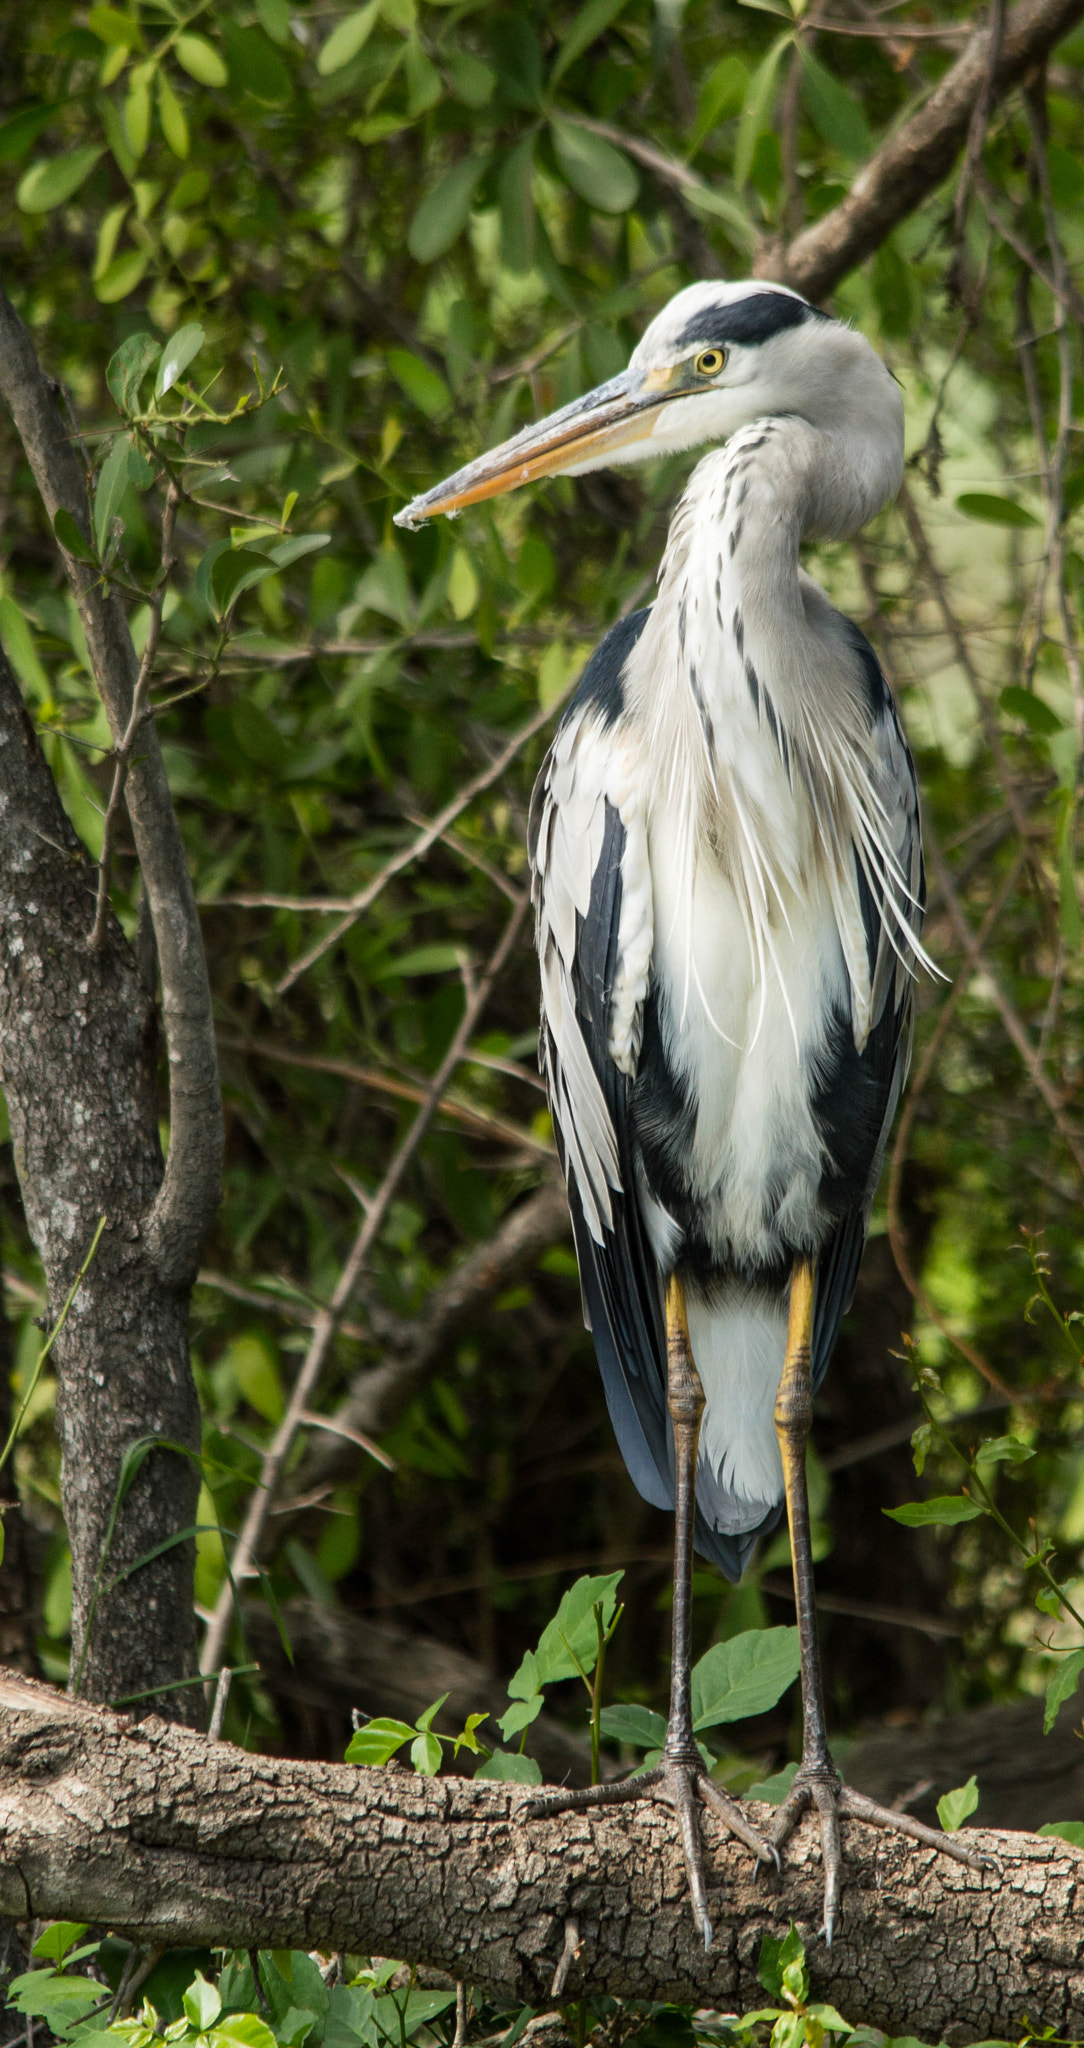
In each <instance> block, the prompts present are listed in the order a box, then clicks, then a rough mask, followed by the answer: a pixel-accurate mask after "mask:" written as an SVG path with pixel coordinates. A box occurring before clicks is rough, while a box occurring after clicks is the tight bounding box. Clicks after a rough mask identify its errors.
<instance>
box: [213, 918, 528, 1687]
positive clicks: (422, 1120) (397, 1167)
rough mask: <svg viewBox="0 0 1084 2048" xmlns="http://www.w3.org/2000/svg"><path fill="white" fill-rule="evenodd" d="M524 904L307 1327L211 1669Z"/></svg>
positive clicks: (228, 1590)
mask: <svg viewBox="0 0 1084 2048" xmlns="http://www.w3.org/2000/svg"><path fill="white" fill-rule="evenodd" d="M525 910H526V905H525V904H520V905H518V906H517V908H516V909H515V910H513V912H512V915H511V917H510V918H509V919H508V922H507V924H506V925H505V928H504V932H503V934H502V936H501V938H500V941H499V942H498V944H497V946H496V948H495V950H494V952H493V954H492V956H491V958H490V961H489V964H488V966H487V967H486V969H485V972H484V973H483V974H482V975H481V976H480V978H479V980H478V981H477V983H476V985H475V987H474V989H473V990H472V992H471V994H470V996H469V997H468V999H467V1004H466V1007H465V1009H464V1012H463V1016H462V1018H461V1019H460V1023H459V1026H458V1029H457V1030H456V1033H455V1036H454V1037H453V1039H452V1041H451V1044H450V1045H449V1047H448V1050H447V1052H446V1053H445V1055H444V1058H443V1059H442V1061H441V1063H440V1066H439V1067H438V1068H437V1071H436V1073H435V1074H434V1075H433V1079H432V1081H431V1083H430V1085H429V1090H428V1093H427V1095H426V1098H425V1100H424V1102H422V1103H421V1104H420V1105H419V1108H418V1113H417V1115H416V1117H415V1118H414V1121H413V1123H412V1124H411V1126H410V1129H409V1130H408V1131H407V1133H406V1135H405V1137H404V1138H403V1140H402V1143H401V1144H400V1146H399V1149H398V1151H397V1152H396V1154H395V1157H394V1158H393V1160H392V1162H391V1165H390V1166H389V1168H388V1171H387V1173H386V1174H385V1176H384V1179H383V1181H382V1182H381V1184H380V1187H379V1189H378V1191H377V1193H376V1194H375V1195H374V1197H373V1199H372V1201H371V1202H370V1204H369V1208H368V1211H367V1213H366V1216H365V1220H364V1222H363V1223H362V1226H361V1229H360V1230H359V1231H358V1234H357V1236H356V1238H355V1239H354V1243H353V1245H352V1247H351V1250H350V1253H349V1256H348V1258H347V1260H346V1263H345V1265H344V1266H343V1269H342V1272H341V1273H340V1275H339V1279H338V1282H337V1284H336V1287H335V1292H334V1294H333V1295H332V1297H331V1300H330V1301H329V1302H328V1304H327V1307H326V1308H323V1309H321V1310H320V1312H319V1315H318V1316H317V1319H316V1323H315V1325H314V1328H313V1335H312V1341H311V1343H310V1344H309V1348H308V1351H307V1352H306V1354H305V1358H304V1361H303V1363H302V1366H301V1370H300V1372H299V1373H298V1376H297V1380H296V1382H295V1384H294V1387H293V1391H292V1393H291V1395H290V1400H289V1403H288V1405H287V1409H286V1413H285V1415H284V1416H283V1418H282V1421H281V1422H280V1424H279V1427H278V1429H277V1430H276V1432H275V1435H274V1438H273V1440H272V1442H271V1444H270V1446H269V1447H268V1449H267V1451H266V1452H265V1454H264V1459H263V1466H262V1469H261V1472H260V1476H259V1479H258V1481H257V1483H256V1486H255V1488H254V1490H253V1493H252V1497H251V1499H250V1501H249V1505H248V1511H247V1513H246V1515H245V1521H244V1526H243V1528H242V1530H241V1533H240V1535H239V1537H238V1539H237V1544H236V1547H235V1549H234V1554H233V1560H232V1571H231V1575H230V1577H231V1580H232V1585H231V1584H230V1583H229V1582H227V1584H226V1585H225V1586H224V1587H223V1589H222V1592H221V1593H220V1595H219V1598H218V1602H217V1605H216V1607H215V1610H214V1614H213V1615H212V1618H211V1621H210V1623H209V1625H208V1629H207V1635H206V1638H205V1641H204V1646H203V1660H202V1669H203V1670H204V1671H214V1670H216V1669H217V1667H218V1664H219V1662H220V1660H221V1657H222V1654H223V1651H224V1649H225V1643H226V1635H227V1631H228V1629H229V1623H230V1613H231V1608H232V1600H233V1586H234V1585H240V1584H241V1582H242V1581H243V1580H244V1579H246V1578H250V1577H251V1576H252V1575H253V1573H254V1571H255V1570H256V1559H257V1557H258V1554H259V1549H260V1543H261V1539H262V1536H263V1531H264V1526H265V1524H266V1521H267V1517H268V1513H269V1511H270V1509H271V1508H272V1506H273V1505H274V1496H275V1490H276V1488H277V1486H278V1483H279V1480H280V1478H281V1476H282V1473H283V1470H284V1468H285V1465H286V1461H287V1459H288V1457H289V1454H290V1451H291V1449H292V1447H293V1442H294V1438H295V1436H296V1434H297V1431H298V1429H299V1427H300V1426H301V1417H302V1415H303V1414H304V1413H305V1411H306V1410H307V1409H308V1408H309V1407H310V1406H311V1403H312V1396H313V1393H314V1391H315V1389H316V1385H317V1382H318V1380H319V1378H320V1375H321V1373H322V1371H323V1369H324V1366H325V1364H326V1362H327V1358H328V1354H329V1352H330V1350H331V1345H332V1342H333V1340H334V1337H335V1334H336V1331H337V1330H338V1327H339V1324H340V1322H341V1320H342V1317H343V1315H344V1314H345V1312H346V1310H347V1308H348V1307H349V1304H350V1301H351V1299H352V1297H353V1294H354V1290H355V1288H356V1287H357V1284H358V1282H359V1280H360V1279H361V1275H362V1273H363V1272H364V1270H365V1267H366V1264H367V1262H368V1259H369V1255H370V1253H371V1251H372V1249H373V1246H374V1244H375V1243H376V1241H377V1238H378V1236H379V1234H380V1232H381V1230H382V1229H383V1227H384V1223H385V1220H386V1218H387V1214H388V1209H389V1207H390V1205H391V1202H392V1200H393V1198H394V1196H395V1194H396V1193H397V1191H398V1189H399V1186H400V1184H401V1182H402V1180H403V1177H404V1175H405V1173H406V1171H407V1168H408V1167H409V1166H410V1164H411V1162H412V1161H413V1159H414V1156H415V1153H416V1152H417V1150H418V1147H419V1145H420V1144H421V1142H422V1140H423V1138H424V1137H425V1135H426V1132H427V1131H428V1129H429V1126H430V1124H431V1123H432V1121H433V1118H434V1117H435V1116H436V1114H437V1111H438V1109H439V1107H440V1101H441V1097H442V1096H443V1094H444V1091H445V1089H446V1087H447V1086H448V1082H449V1081H450V1079H451V1077H452V1075H453V1073H454V1072H455V1069H456V1067H457V1066H458V1065H459V1063H460V1061H461V1059H462V1058H463V1055H464V1053H465V1051H466V1048H467V1046H468V1044H469V1043H470V1038H471V1034H472V1032H473V1031H474V1029H475V1026H476V1024H477V1022H478V1019H479V1017H480V1016H481V1014H482V1012H483V1010H484V1008H485V1006H486V1003H487V1002H488V1000H489V996H490V992H491V990H492V988H493V984H494V982H495V981H496V979H497V976H498V975H499V974H500V973H501V970H502V969H503V967H504V966H505V964H506V962H507V960H508V959H509V957H510V955H511V952H512V949H513V947H514V945H515V943H516V940H517V938H518V937H519V933H520V929H521V926H522V924H523V918H524V915H525Z"/></svg>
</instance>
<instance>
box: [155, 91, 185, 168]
mask: <svg viewBox="0 0 1084 2048" xmlns="http://www.w3.org/2000/svg"><path fill="white" fill-rule="evenodd" d="M158 119H159V120H160V122H161V124H162V133H163V135H164V136H165V138H166V141H167V143H168V144H169V147H170V149H171V150H172V151H173V154H174V156H176V157H180V159H181V161H182V163H183V162H184V160H185V159H186V158H187V156H188V151H189V147H190V143H189V136H188V121H187V119H186V116H185V111H184V108H183V107H182V105H181V103H180V100H179V99H178V98H177V95H176V93H175V92H174V90H173V87H172V86H171V84H170V82H169V79H168V78H167V76H166V73H165V72H164V71H159V73H158Z"/></svg>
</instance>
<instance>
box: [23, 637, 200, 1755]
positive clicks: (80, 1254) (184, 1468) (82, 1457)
mask: <svg viewBox="0 0 1084 2048" xmlns="http://www.w3.org/2000/svg"><path fill="white" fill-rule="evenodd" d="M0 795H2V801H0V1081H2V1084H3V1088H4V1092H5V1095H6V1098H7V1103H8V1111H9V1115H10V1119H11V1132H12V1142H13V1147H14V1155H15V1165H16V1170H17V1172H18V1176H19V1184H20V1187H21V1190H22V1197H23V1205H24V1208H25V1211H26V1217H27V1222H28V1225H29V1228H30V1233H31V1236H32V1237H33V1239H34V1243H35V1244H36V1246H37V1248H38V1251H39V1253H40V1255H41V1259H42V1263H43V1265H44V1267H45V1274H46V1279H47V1282H48V1288H49V1301H50V1309H51V1313H52V1315H53V1316H54V1317H55V1316H56V1315H57V1314H58V1313H59V1311H60V1309H61V1306H62V1304H63V1302H64V1300H65V1298H66V1296H67V1294H68V1292H69V1290H70V1288H71V1286H72V1283H73V1281H74V1280H75V1277H76V1275H77V1273H78V1271H79V1267H80V1265H81V1263H82V1261H83V1259H84V1257H85V1254H86V1252H87V1249H88V1247H89V1245H90V1244H91V1242H92V1240H93V1237H94V1232H95V1230H96V1228H97V1225H98V1221H99V1219H100V1218H101V1217H102V1216H104V1217H106V1219H107V1222H106V1228H105V1230H104V1231H103V1233H102V1237H101V1240H100V1242H99V1245H98V1248H97V1251H96V1253H95V1255H94V1259H93V1261H92V1263H91V1266H90V1270H89V1272H88V1273H87V1275H86V1277H85V1279H84V1280H83V1282H82V1284H81V1286H80V1288H79V1291H78V1293H77V1295H76V1297H75V1299H74V1301H73V1303H72V1306H71V1310H70V1312H69V1314H68V1317H67V1320H66V1322H65V1324H64V1327H63V1329H62V1330H61V1332H60V1334H59V1336H58V1338H57V1341H56V1344H55V1347H54V1350H53V1353H52V1359H53V1362H54V1364H55V1366H56V1371H57V1378H58V1386H59V1394H58V1402H57V1424H58V1429H59V1432H60V1441H61V1450H62V1495H63V1506H64V1514H65V1518H66V1521H67V1525H68V1534H69V1538H70V1541H71V1549H72V1578H73V1617H74V1618H73V1640H72V1670H73V1674H75V1673H78V1674H79V1682H80V1689H81V1690H82V1691H83V1692H84V1693H85V1694H86V1695H87V1696H88V1697H89V1698H92V1699H99V1700H111V1699H117V1698H120V1697H127V1696H130V1695H131V1694H133V1693H136V1692H141V1691H145V1690H148V1689H150V1688H155V1687H161V1686H165V1685H169V1684H170V1683H172V1682H174V1681H176V1680H177V1679H180V1678H186V1677H189V1676H190V1675H191V1673H192V1672H193V1671H194V1670H195V1669H196V1661H195V1647H196V1646H195V1617H194V1614H193V1609H192V1569H193V1559H194V1548H193V1544H192V1542H191V1540H187V1541H185V1542H182V1543H180V1544H174V1543H173V1542H172V1539H173V1538H174V1537H175V1536H176V1535H177V1533H178V1531H180V1530H183V1529H186V1528H191V1526H192V1525H193V1523H194V1522H195V1519H196V1516H195V1508H196V1498H197V1493H198V1474H197V1471H196V1467H195V1464H194V1462H193V1460H194V1458H195V1457H197V1456H198V1454H199V1448H200V1427H199V1410H198V1405H197V1402H196V1394H195V1388H194V1386H193V1383H192V1377H191V1373H190V1371H189V1367H188V1350H187V1304H188V1298H187V1293H186V1292H185V1291H183V1290H180V1289H178V1288H176V1287H175V1286H171V1285H169V1284H167V1283H166V1282H165V1281H164V1280H163V1279H162V1278H161V1276H160V1272H159V1269H158V1265H157V1262H156V1261H155V1260H154V1259H153V1257H152V1256H151V1254H150V1252H149V1250H148V1247H147V1244H146V1242H145V1239H144V1237H143V1235H142V1232H141V1224H142V1222H143V1219H145V1218H146V1216H147V1214H148V1212H149V1211H150V1210H151V1208H152V1205H153V1203H154V1200H155V1196H156V1194H157V1192H158V1189H159V1187H160V1185H161V1181H162V1154H161V1149H160V1146H159V1142H158V1100H157V1083H156V1066H157V1059H156V1032H155V1022H154V1005H153V999H152V998H151V997H150V996H148V994H147V992H146V991H145V990H144V989H142V988H141V987H140V984H139V976H138V971H137V967H136V962H135V958H134V955H133V953H132V951H131V949H130V948H129V946H128V945H127V944H126V942H125V939H124V936H123V934H122V932H121V930H120V928H119V926H118V925H117V923H116V920H115V919H113V918H111V919H110V921H109V927H108V931H107V935H106V943H105V945H104V946H103V947H102V948H101V949H100V950H95V949H92V948H91V946H90V944H89V938H90V932H91V928H92V925H93V922H94V903H95V877H96V870H95V867H94V864H93V863H92V862H91V860H90V859H89V857H88V855H87V853H86V850H85V848H84V847H83V846H82V845H81V844H80V842H79V840H78V839H77V837H76V835H75V833H74V831H73V830H72V827H71V825H70V823H69V822H68V819H67V816H66V814H65V812H64V809H63V806H62V804H61V802H60V799H59V796H58V795H57V791H56V785H55V783H54V782H53V778H52V775H51V774H50V772H49V769H48V766H47V764H46V762H45V760H44V758H43V756H42V752H41V748H40V746H39V745H38V741H37V737H36V735H35V732H34V729H33V726H32V725H31V722H30V720H29V718H28V717H27V715H26V711H25V709H24V706H23V703H22V699H21V697H20V694H19V690H18V686H17V684H16V682H15V679H14V677H13V676H12V673H11V670H10V668H9V667H8V665H7V663H6V661H5V660H4V659H3V657H2V655H0ZM149 1436H153V1437H157V1438H159V1439H161V1440H162V1442H163V1443H169V1444H172V1445H175V1446H180V1447H181V1450H182V1452H187V1453H190V1454H191V1455H190V1456H185V1455H181V1454H178V1451H177V1450H176V1449H173V1450H165V1449H163V1450H155V1451H153V1452H152V1453H151V1454H150V1455H149V1456H148V1457H147V1458H146V1460H145V1462H144V1463H143V1465H142V1467H141V1469H140V1470H139V1472H138V1475H137V1476H136V1478H135V1480H134V1483H133V1484H132V1486H131V1489H130V1491H129V1492H128V1493H127V1495H126V1497H125V1499H124V1501H123V1509H122V1512H121V1513H120V1514H119V1515H117V1514H116V1508H117V1502H118V1488H119V1485H120V1482H121V1468H122V1463H123V1460H124V1457H125V1453H126V1452H128V1451H130V1449H131V1447H132V1446H133V1445H134V1444H135V1443H136V1442H138V1441H139V1440H140V1439H146V1438H147V1437H149ZM114 1517H116V1523H115V1528H114V1532H113V1536H112V1541H111V1542H110V1541H109V1539H108V1532H109V1529H110V1526H111V1523H112V1521H113V1519H114ZM163 1544H171V1545H172V1547H170V1548H168V1549H165V1550H163V1551H162V1554H161V1555H160V1556H158V1557H157V1558H155V1559H154V1560H153V1561H152V1562H149V1563H146V1564H143V1565H140V1566H139V1568H138V1570H134V1571H133V1570H132V1567H133V1566H136V1565H137V1562H138V1560H139V1559H140V1558H142V1557H145V1556H146V1554H147V1553H148V1552H149V1551H151V1550H153V1549H155V1548H156V1547H157V1546H161V1545H163ZM126 1573H127V1574H130V1576H125V1574H126ZM96 1594H97V1598H95V1595H96ZM92 1608H93V1610H94V1611H93V1620H92V1623H91V1625H90V1627H89V1631H88V1619H89V1617H90V1615H91V1610H92ZM156 1704H157V1705H159V1706H160V1707H161V1709H162V1710H163V1711H165V1712H167V1713H168V1712H176V1713H178V1714H180V1715H181V1716H183V1717H191V1716H195V1715H197V1714H198V1713H199V1711H200V1707H201V1695H200V1693H199V1690H198V1688H197V1689H189V1690H186V1691H182V1692H178V1693H176V1694H175V1695H173V1697H172V1699H169V1698H166V1699H164V1700H161V1701H158V1702H156Z"/></svg>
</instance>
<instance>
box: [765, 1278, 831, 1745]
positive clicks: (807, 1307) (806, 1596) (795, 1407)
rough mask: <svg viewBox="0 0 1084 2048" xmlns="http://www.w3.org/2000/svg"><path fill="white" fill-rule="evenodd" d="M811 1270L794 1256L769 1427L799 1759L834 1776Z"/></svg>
mask: <svg viewBox="0 0 1084 2048" xmlns="http://www.w3.org/2000/svg"><path fill="white" fill-rule="evenodd" d="M815 1293H816V1272H815V1269H814V1266H813V1262H812V1260H811V1259H798V1260H796V1262H795V1266H794V1271H793V1273H792V1275H791V1282H790V1315H789V1318H788V1322H787V1350H786V1356H785V1358H784V1360H783V1373H782V1377H781V1379H780V1381H779V1392H778V1393H777V1395H776V1397H775V1430H776V1435H777V1437H778V1439H779V1453H780V1456H781V1458H782V1460H783V1486H784V1490H785V1493H786V1500H787V1522H788V1525H789V1527H790V1552H791V1559H792V1563H793V1571H794V1601H795V1605H796V1607H797V1609H798V1640H799V1643H800V1645H801V1652H802V1709H803V1714H802V1719H803V1741H802V1762H803V1764H809V1765H813V1766H816V1767H820V1768H827V1769H828V1770H830V1771H831V1774H832V1776H833V1778H834V1777H835V1775H836V1773H835V1767H834V1766H833V1764H832V1759H831V1757H830V1755H829V1752H828V1738H827V1734H826V1731H825V1726H824V1696H823V1690H822V1686H821V1671H820V1657H819V1654H818V1651H817V1611H816V1601H815V1597H814V1590H813V1551H812V1542H811V1537H810V1527H809V1489H808V1487H807V1485H806V1475H805V1454H806V1445H807V1444H808V1442H809V1431H810V1426H811V1424H812V1421H813V1386H812V1378H811V1374H812V1363H813V1303H814V1299H815Z"/></svg>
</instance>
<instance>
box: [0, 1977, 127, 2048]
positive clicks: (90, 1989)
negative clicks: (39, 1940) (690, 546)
mask: <svg viewBox="0 0 1084 2048" xmlns="http://www.w3.org/2000/svg"><path fill="white" fill-rule="evenodd" d="M7 1998H8V2004H9V2006H13V2007H14V2009H15V2011H16V2012H21V2013H24V2014H25V2015H26V2017H27V2018H28V2019H43V2020H44V2021H45V2024H46V2026H47V2027H49V2028H50V2030H51V2031H52V2032H53V2033H54V2034H59V2035H60V2036H61V2038H63V2037H64V2036H65V2035H66V2034H67V2033H68V2032H69V2031H70V2029H71V2028H72V2027H74V2026H77V2025H78V2023H79V2021H80V2020H82V2019H86V2017H87V2015H88V2013H91V2012H93V2011H94V2010H95V2009H96V2008H97V2007H98V2006H100V2005H101V2004H102V2002H103V2000H104V2001H105V2002H106V2003H107V2004H108V2003H109V2001H110V1994H109V1992H108V1991H106V1990H105V1989H104V1988H103V1986H102V1985H101V1984H92V1983H91V1982H90V1979H89V1978H88V1977H74V1976H73V1977H63V1976H59V1975H58V1974H57V1972H56V1971H55V1970H28V1971H26V1973H25V1974H24V1975H23V1976H21V1977H13V1978H12V1980H11V1982H10V1984H9V1985H8V1989H7Z"/></svg>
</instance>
